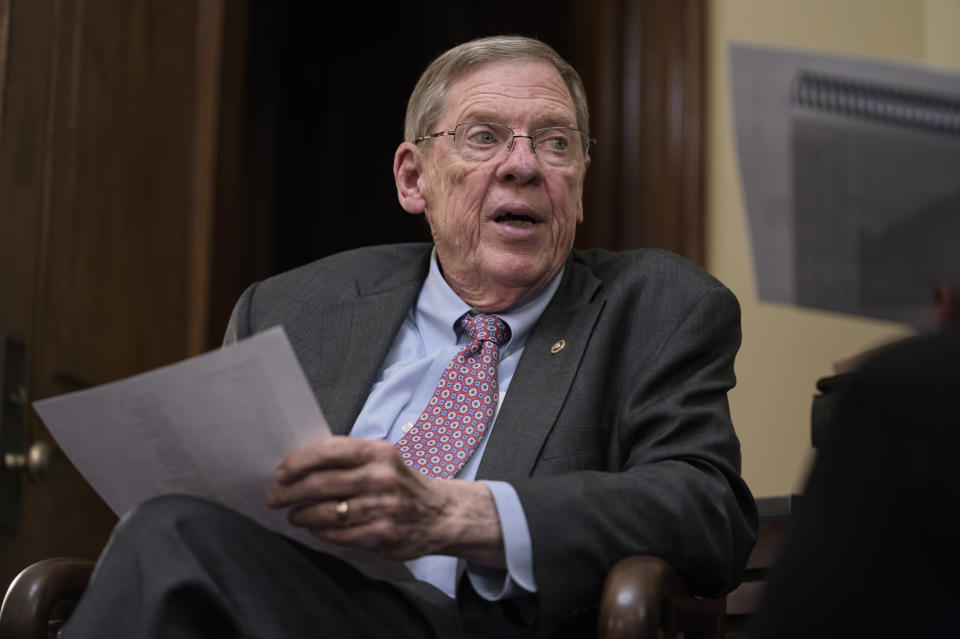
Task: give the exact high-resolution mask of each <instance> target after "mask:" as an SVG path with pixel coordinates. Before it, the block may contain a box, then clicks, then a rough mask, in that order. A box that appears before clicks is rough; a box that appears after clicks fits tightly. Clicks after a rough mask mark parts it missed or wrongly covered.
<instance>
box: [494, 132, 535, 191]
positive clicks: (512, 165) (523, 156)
mask: <svg viewBox="0 0 960 639" xmlns="http://www.w3.org/2000/svg"><path fill="white" fill-rule="evenodd" d="M506 152H507V157H506V158H505V159H504V160H503V162H501V163H500V166H499V167H498V168H497V175H498V177H499V178H500V179H501V180H507V179H511V178H513V179H516V180H519V181H521V182H528V181H530V180H535V179H537V178H539V177H540V176H541V175H542V167H541V166H540V161H539V160H538V159H537V154H536V153H534V151H533V138H532V137H531V136H529V135H515V136H513V141H512V143H511V145H510V146H508V147H507V148H506Z"/></svg>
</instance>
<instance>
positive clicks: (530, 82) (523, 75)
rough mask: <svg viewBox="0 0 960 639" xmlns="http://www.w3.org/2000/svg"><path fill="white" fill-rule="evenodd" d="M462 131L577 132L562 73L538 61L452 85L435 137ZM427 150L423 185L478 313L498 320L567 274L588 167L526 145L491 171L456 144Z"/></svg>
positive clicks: (447, 253)
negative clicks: (548, 159) (564, 163)
mask: <svg viewBox="0 0 960 639" xmlns="http://www.w3.org/2000/svg"><path fill="white" fill-rule="evenodd" d="M461 122H494V123H498V124H503V125H506V126H508V127H510V128H511V129H513V130H514V132H515V133H517V134H519V135H529V134H530V133H532V132H533V131H534V130H536V129H540V128H545V127H549V126H566V127H576V126H577V120H576V112H575V109H574V104H573V100H572V98H571V97H570V92H569V91H568V90H567V87H566V84H564V82H563V79H562V78H561V77H560V74H559V73H557V71H556V69H554V68H553V66H551V65H549V64H547V63H544V62H532V61H529V62H526V61H525V62H498V63H490V64H486V65H484V66H481V67H479V68H478V69H477V70H475V71H473V72H471V73H469V74H468V75H465V76H463V77H462V78H460V79H458V80H457V81H456V82H454V83H453V84H452V85H451V86H450V88H449V91H448V95H447V108H446V110H445V111H444V113H443V115H442V116H441V118H440V121H439V122H438V123H437V125H436V126H435V127H434V129H433V130H435V131H439V130H452V129H453V128H454V127H456V125H457V124H459V123H461ZM421 147H423V148H422V154H423V158H422V167H421V171H420V174H419V179H418V181H417V185H418V186H419V188H420V191H421V192H422V195H423V203H424V205H425V206H424V213H425V214H426V216H427V221H428V222H429V224H430V228H431V231H432V233H433V239H434V243H435V245H436V247H437V256H438V258H439V260H440V266H441V268H442V270H443V274H444V278H445V279H446V280H447V282H448V283H449V284H450V285H451V287H452V288H453V289H454V290H455V291H456V292H457V293H458V294H459V295H460V296H461V297H462V298H463V299H464V300H465V301H467V302H468V303H470V304H471V305H472V306H474V307H475V308H478V309H480V310H487V311H497V310H502V309H503V308H506V307H507V306H509V305H511V304H513V303H514V302H516V301H518V300H520V299H523V298H524V297H526V296H527V295H529V294H531V293H534V292H536V291H538V290H540V289H541V288H542V287H543V286H545V285H546V284H547V283H548V282H549V281H550V280H551V279H552V278H553V276H554V275H556V274H557V273H558V272H559V271H560V269H561V268H562V267H563V264H564V261H565V260H566V257H567V254H568V253H569V251H570V248H571V247H572V246H573V237H574V233H575V231H576V225H577V224H578V223H579V222H581V221H582V219H583V207H582V202H581V195H582V191H583V178H584V175H585V173H586V167H587V164H586V163H583V164H579V165H577V166H572V167H556V166H551V165H550V164H546V163H543V162H541V161H539V160H538V159H537V157H536V155H534V153H533V151H532V149H531V145H530V140H528V139H526V138H518V139H517V140H516V141H515V143H514V146H513V150H512V151H511V152H510V153H509V154H508V153H506V150H505V149H504V150H502V151H501V152H500V153H498V154H497V155H496V156H494V157H493V158H492V159H489V160H487V161H484V162H475V161H468V160H466V159H464V158H462V157H460V156H459V155H458V153H457V151H456V147H455V144H454V140H453V137H452V136H447V137H444V138H438V139H434V140H431V141H427V142H425V143H421ZM408 210H410V209H408Z"/></svg>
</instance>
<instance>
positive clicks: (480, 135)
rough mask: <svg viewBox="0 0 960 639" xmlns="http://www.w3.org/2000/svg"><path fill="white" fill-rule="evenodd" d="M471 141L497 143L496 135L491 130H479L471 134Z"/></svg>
mask: <svg viewBox="0 0 960 639" xmlns="http://www.w3.org/2000/svg"><path fill="white" fill-rule="evenodd" d="M470 141H471V142H473V143H474V144H482V145H485V146H486V145H491V144H496V143H497V138H496V136H495V135H494V134H493V133H491V132H490V131H477V132H476V133H474V134H473V135H471V136H470Z"/></svg>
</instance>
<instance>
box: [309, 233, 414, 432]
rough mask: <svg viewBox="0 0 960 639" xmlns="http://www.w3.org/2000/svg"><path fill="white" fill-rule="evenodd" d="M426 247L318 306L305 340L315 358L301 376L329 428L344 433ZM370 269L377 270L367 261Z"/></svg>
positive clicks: (395, 327)
mask: <svg viewBox="0 0 960 639" xmlns="http://www.w3.org/2000/svg"><path fill="white" fill-rule="evenodd" d="M429 257H430V249H427V250H426V251H425V254H424V255H423V256H422V257H421V259H418V260H410V261H409V262H408V263H407V264H390V265H388V266H387V268H390V269H394V273H393V274H392V276H391V277H389V278H388V281H387V282H386V283H379V282H378V283H377V284H371V283H370V281H372V280H368V279H367V278H364V277H361V278H358V279H357V281H356V282H355V285H356V297H354V298H352V299H347V300H345V301H343V302H340V303H338V304H336V305H334V306H327V307H324V308H323V309H321V310H319V311H318V313H317V315H316V316H317V317H321V318H322V321H321V322H316V323H315V326H314V331H315V334H314V335H312V336H309V337H308V339H309V343H312V344H319V345H320V353H319V357H318V358H316V360H315V365H314V367H313V369H312V370H310V371H306V373H307V379H308V380H309V381H310V385H311V386H312V388H313V391H314V393H315V394H316V396H317V400H318V402H319V403H320V408H321V409H322V410H323V413H324V416H325V417H326V418H327V422H328V423H329V424H330V429H331V430H332V431H333V433H334V434H336V435H346V434H348V433H349V432H350V429H351V428H352V427H353V423H354V422H355V421H356V418H357V415H359V414H360V410H361V409H362V408H363V404H364V402H365V401H366V398H367V395H368V394H369V393H370V389H371V387H372V386H373V384H374V382H375V381H376V378H377V374H378V373H379V372H380V368H381V366H382V365H383V360H384V358H385V357H386V355H387V352H388V351H389V350H390V347H391V346H392V345H393V341H394V339H395V338H396V336H397V332H398V331H399V330H400V325H401V324H402V323H403V320H404V318H405V317H406V315H407V312H408V311H409V310H410V308H411V306H412V305H413V304H414V302H415V301H416V298H417V295H418V294H419V292H420V288H421V287H422V285H423V280H424V278H425V277H426V272H427V267H428V265H429ZM371 272H378V273H379V271H378V270H377V269H376V268H374V267H373V265H371Z"/></svg>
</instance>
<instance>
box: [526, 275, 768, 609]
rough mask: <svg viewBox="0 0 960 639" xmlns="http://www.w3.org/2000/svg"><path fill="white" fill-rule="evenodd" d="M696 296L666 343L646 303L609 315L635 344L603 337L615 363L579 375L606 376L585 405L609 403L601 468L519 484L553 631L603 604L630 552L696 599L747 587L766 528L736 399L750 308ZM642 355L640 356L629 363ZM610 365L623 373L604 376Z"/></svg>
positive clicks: (726, 298) (675, 317)
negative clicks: (746, 477)
mask: <svg viewBox="0 0 960 639" xmlns="http://www.w3.org/2000/svg"><path fill="white" fill-rule="evenodd" d="M689 297H690V300H689V303H687V302H677V301H676V300H675V299H673V298H671V299H669V301H668V302H667V303H668V304H671V305H674V306H676V310H671V311H670V314H671V316H670V317H660V318H659V319H662V320H664V321H662V322H660V325H662V326H664V327H667V326H670V328H664V333H663V334H660V335H658V334H657V333H656V330H655V328H654V327H653V325H654V322H646V323H645V322H644V321H640V319H639V318H637V317H636V313H635V311H636V309H625V310H624V311H623V313H622V318H621V319H618V315H617V313H619V312H620V311H618V310H617V309H613V310H612V311H611V309H610V308H609V306H608V308H605V309H604V312H605V313H607V311H611V312H612V316H611V315H608V316H607V317H606V318H605V319H606V320H607V321H608V322H613V323H614V324H617V328H616V330H610V331H608V332H609V333H611V334H612V333H619V334H621V335H620V337H622V338H623V339H622V340H620V343H617V342H616V341H615V340H613V339H612V337H611V338H610V339H609V340H608V341H609V343H608V344H607V345H606V346H604V336H600V337H597V336H595V340H598V341H599V342H600V343H599V344H597V345H593V344H592V345H591V348H598V349H600V350H601V352H603V353H604V354H605V355H606V356H604V355H603V354H602V355H601V356H600V358H599V360H597V361H598V362H599V363H596V362H595V363H594V364H590V362H587V363H586V364H581V370H579V371H578V375H585V376H588V377H591V378H603V380H604V381H603V382H602V383H599V382H596V383H595V386H596V387H597V388H598V390H597V392H596V393H594V394H593V395H591V394H589V393H587V394H583V393H581V396H580V397H578V399H577V401H580V402H591V401H595V402H597V403H605V404H604V406H605V407H604V408H603V410H600V411H598V414H600V415H603V417H602V422H603V423H602V424H601V426H602V428H603V432H604V437H605V444H604V448H605V452H604V454H605V459H604V460H603V462H602V464H599V465H600V466H602V467H601V468H598V469H588V470H576V471H573V472H559V473H556V474H543V475H538V474H537V472H536V471H535V472H534V473H533V476H532V477H530V478H529V479H524V480H519V481H514V482H512V483H513V484H514V487H515V488H516V490H517V493H518V495H519V497H520V500H521V503H522V504H523V508H524V511H525V513H526V515H527V520H528V523H529V526H530V532H531V537H532V540H533V553H534V574H535V576H536V582H537V585H538V588H539V593H538V614H539V617H540V619H541V623H542V624H546V625H550V624H551V623H556V620H557V619H559V618H561V617H562V616H563V615H565V614H569V613H570V612H572V611H573V610H575V609H578V608H582V607H589V606H592V605H596V602H597V598H598V596H599V592H600V589H601V588H602V584H603V580H604V578H605V577H606V575H607V573H608V572H609V570H610V568H611V567H612V566H613V564H614V563H616V562H617V561H618V560H619V559H621V558H623V557H626V556H629V555H632V554H638V553H645V554H653V555H657V556H659V557H662V558H664V559H665V560H666V561H668V562H669V563H670V564H671V565H672V566H673V567H674V568H675V569H676V570H677V571H678V573H679V574H680V576H681V577H682V579H683V580H684V582H685V584H686V586H687V588H688V589H690V590H691V592H693V593H695V594H698V595H703V596H719V595H721V594H723V593H724V592H726V591H728V590H729V589H732V588H733V587H734V586H736V584H737V583H739V580H740V578H741V576H742V573H743V570H744V566H745V564H746V559H747V556H748V554H749V552H750V549H751V548H752V546H753V543H754V541H755V539H756V529H757V514H756V506H755V504H754V501H753V498H752V496H751V495H750V492H749V490H748V489H747V487H746V485H745V484H744V482H743V480H742V479H741V477H740V445H739V441H738V440H737V438H736V435H735V433H734V430H733V426H732V424H731V421H730V415H729V408H728V404H727V397H726V393H727V391H728V390H729V389H730V388H731V387H732V386H733V385H734V383H735V377H734V372H733V363H734V358H735V355H736V352H737V349H738V348H739V344H740V310H739V304H738V303H737V301H736V298H735V297H734V296H733V294H732V293H730V292H729V291H728V290H727V289H726V288H724V287H723V286H722V285H719V284H717V285H716V286H714V287H712V288H706V289H705V290H703V289H702V292H701V293H700V294H698V295H691V296H689ZM641 342H642V347H641V346H638V345H640V344H641ZM651 342H655V343H656V344H655V345H651ZM634 347H636V350H637V351H638V353H641V354H640V355H639V356H638V357H636V358H631V357H630V351H631V349H633V348H634ZM605 348H606V349H609V351H608V352H605V351H604V349H605ZM618 349H619V350H622V351H625V352H626V356H625V357H618V356H616V355H615V353H616V352H617V350H618ZM594 359H595V360H596V358H594ZM605 360H606V361H609V362H610V363H609V368H610V369H612V370H606V371H604V370H603V368H604V367H605V366H606V364H605V363H604V361H605ZM584 366H586V368H587V370H584ZM604 376H606V377H604ZM606 395H612V396H613V399H612V400H611V399H608V398H606V397H605V396H606ZM568 401H569V400H568Z"/></svg>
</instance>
